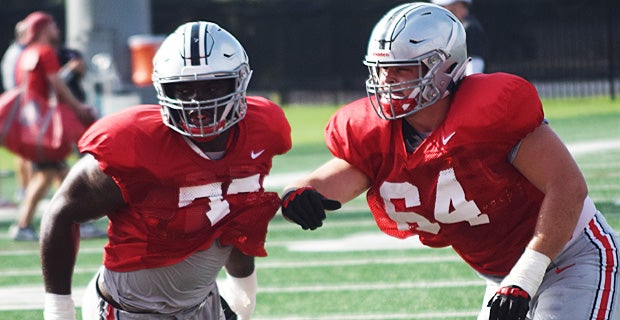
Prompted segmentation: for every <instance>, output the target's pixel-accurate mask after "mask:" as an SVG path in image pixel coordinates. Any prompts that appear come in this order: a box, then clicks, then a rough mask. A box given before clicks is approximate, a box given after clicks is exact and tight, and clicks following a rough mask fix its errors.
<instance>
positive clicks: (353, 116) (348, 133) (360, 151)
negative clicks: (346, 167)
mask: <svg viewBox="0 0 620 320" xmlns="http://www.w3.org/2000/svg"><path fill="white" fill-rule="evenodd" d="M366 102H367V99H366V98H363V99H359V100H356V101H354V102H352V103H350V104H348V105H346V106H344V107H343V108H341V109H339V110H338V111H336V113H335V114H334V115H333V116H332V117H331V119H330V120H329V122H328V123H327V126H326V127H325V142H326V144H327V148H328V149H329V151H330V152H331V153H332V154H333V155H334V157H336V158H340V159H342V160H345V161H347V162H348V163H349V164H351V165H353V166H354V167H356V168H358V169H359V170H361V171H362V172H364V174H366V175H367V176H369V177H371V178H373V177H374V176H375V175H376V170H375V168H377V167H378V166H379V165H380V162H381V159H382V157H381V151H380V149H381V148H377V145H378V144H381V143H383V142H384V141H382V139H384V138H386V137H388V138H389V132H386V130H385V127H383V126H381V123H380V122H378V121H382V120H381V119H379V117H378V116H377V115H376V114H375V113H374V110H373V109H372V107H370V106H369V105H368V104H367V103H366ZM387 123H388V122H387V121H384V124H387Z"/></svg>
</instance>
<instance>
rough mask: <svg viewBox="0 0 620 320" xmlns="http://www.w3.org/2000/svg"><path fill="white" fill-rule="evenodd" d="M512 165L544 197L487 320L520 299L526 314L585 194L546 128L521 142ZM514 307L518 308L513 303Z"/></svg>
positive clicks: (580, 179)
mask: <svg viewBox="0 0 620 320" xmlns="http://www.w3.org/2000/svg"><path fill="white" fill-rule="evenodd" d="M513 165H514V166H515V167H516V168H517V169H518V170H519V171H520V172H521V173H522V174H523V175H524V176H525V177H526V178H527V179H528V180H529V181H530V182H531V183H532V184H534V185H535V186H536V187H537V188H538V189H539V190H541V191H542V192H543V193H544V199H543V202H542V205H541V207H540V211H539V213H538V221H537V223H536V228H535V230H534V236H533V238H532V239H531V241H530V242H529V244H528V245H527V248H526V250H525V252H524V253H523V255H522V256H521V258H520V259H519V261H518V262H517V263H516V265H515V266H514V267H513V268H512V270H511V271H510V273H509V274H508V276H507V277H506V278H505V279H504V280H503V281H502V283H501V284H500V291H502V290H503V293H501V292H498V294H497V295H496V297H495V298H494V299H493V300H491V301H490V303H489V306H491V314H492V317H491V319H503V318H502V315H497V317H493V314H494V310H495V311H497V310H508V308H507V309H503V308H502V307H501V306H499V305H500V304H501V303H502V300H503V301H506V303H508V301H507V300H510V299H513V300H519V297H521V298H523V299H524V300H523V299H522V300H521V301H522V303H520V304H521V305H523V306H524V309H522V310H521V311H520V312H527V308H525V307H526V306H527V303H526V302H525V300H527V301H529V299H530V298H531V297H532V296H534V294H536V292H537V291H538V287H539V286H540V283H541V282H542V279H543V277H544V274H545V271H546V268H547V266H548V265H549V263H550V262H551V260H552V259H554V258H555V257H556V256H557V255H558V254H559V253H560V251H561V250H562V248H564V246H565V245H566V243H567V242H568V241H569V240H570V238H571V236H572V234H573V231H574V229H575V227H576V225H577V221H578V220H579V215H580V214H581V210H582V209H583V203H584V199H585V197H586V196H587V192H588V190H587V186H586V183H585V179H584V178H583V175H582V174H581V171H580V170H579V168H578V166H577V164H576V163H575V161H574V159H573V158H572V156H571V155H570V153H569V151H568V149H567V148H566V146H565V145H564V143H563V142H562V141H561V140H560V139H559V138H558V136H557V135H556V134H555V133H554V132H553V130H552V129H551V128H550V127H549V126H548V125H547V124H542V125H540V126H539V127H538V128H536V129H535V130H534V131H533V132H531V133H530V134H529V135H527V136H526V137H525V138H524V139H523V140H522V141H521V144H520V146H519V149H518V151H517V154H516V157H515V158H514V161H513ZM523 291H525V292H526V293H527V295H526V294H525V293H524V292H523ZM502 295H503V297H502ZM512 304H513V305H519V303H514V301H513V302H512Z"/></svg>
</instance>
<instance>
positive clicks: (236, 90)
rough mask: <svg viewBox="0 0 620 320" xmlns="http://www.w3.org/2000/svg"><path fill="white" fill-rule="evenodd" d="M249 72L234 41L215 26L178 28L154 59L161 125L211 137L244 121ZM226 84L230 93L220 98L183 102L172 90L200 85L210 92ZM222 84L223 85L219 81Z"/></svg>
mask: <svg viewBox="0 0 620 320" xmlns="http://www.w3.org/2000/svg"><path fill="white" fill-rule="evenodd" d="M251 75H252V71H251V70H250V65H249V61H248V56H247V54H246V52H245V50H244V49H243V46H241V44H240V43H239V41H237V39H236V38H235V37H234V36H232V35H231V34H230V33H228V32H227V31H226V30H224V29H222V28H221V27H220V26H218V25H217V24H215V23H212V22H205V21H198V22H189V23H186V24H183V25H181V26H179V27H178V28H177V29H176V30H175V31H174V32H173V33H172V34H170V35H169V36H167V37H166V39H165V40H164V42H163V43H162V44H161V46H160V47H159V49H158V50H157V53H156V54H155V57H154V58H153V75H152V79H153V85H154V86H155V90H156V91H157V98H158V100H159V103H160V104H161V106H162V109H161V112H162V118H163V122H164V123H165V124H166V125H167V126H168V127H170V128H172V129H173V130H175V131H177V132H179V133H180V134H182V135H185V136H188V137H192V138H211V137H213V136H215V135H217V134H220V133H222V132H224V131H225V130H227V129H229V128H230V127H232V126H233V125H234V124H236V123H237V122H239V121H241V120H242V119H243V117H245V113H246V109H247V104H246V100H245V95H246V90H247V87H248V83H249V81H250V77H251ZM223 79H229V80H230V81H231V82H234V85H233V84H231V85H230V87H231V90H230V92H226V93H225V94H223V95H220V96H218V97H213V98H209V99H201V98H200V97H191V96H190V97H186V98H182V97H179V96H175V95H174V91H175V89H174V88H175V86H176V87H178V86H179V85H182V84H186V85H189V83H190V82H191V84H192V85H194V86H195V85H196V84H197V83H198V87H200V88H205V90H208V88H209V86H210V84H209V82H210V81H211V85H212V84H215V83H216V82H212V81H215V80H223ZM219 82H220V83H221V81H219Z"/></svg>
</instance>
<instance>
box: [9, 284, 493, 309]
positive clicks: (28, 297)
mask: <svg viewBox="0 0 620 320" xmlns="http://www.w3.org/2000/svg"><path fill="white" fill-rule="evenodd" d="M484 284H485V283H484V281H483V280H453V281H433V282H426V281H421V282H400V283H393V282H385V283H345V284H335V285H310V286H288V287H259V288H258V293H265V294H276V293H302V292H328V291H330V292H338V291H376V290H394V289H416V288H424V289H429V288H460V287H473V286H475V287H478V286H484ZM84 290H85V288H84V287H74V288H73V299H74V301H75V304H76V306H81V305H82V301H81V297H82V295H83V294H84ZM43 292H44V289H43V286H42V285H28V286H13V287H2V288H0V311H3V310H32V309H43Z"/></svg>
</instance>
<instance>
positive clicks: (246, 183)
mask: <svg viewBox="0 0 620 320" xmlns="http://www.w3.org/2000/svg"><path fill="white" fill-rule="evenodd" d="M260 188H261V185H260V174H255V175H253V176H249V177H246V178H239V179H233V180H232V181H231V183H230V185H229V186H228V194H237V193H244V192H256V191H259V190H260ZM199 198H209V200H210V202H209V206H210V208H209V210H208V211H207V212H205V214H206V215H207V218H208V219H209V221H211V225H214V224H216V223H217V222H218V221H220V220H222V218H224V217H225V216H226V215H227V214H229V213H230V205H229V203H228V201H226V199H224V192H223V191H222V183H221V182H213V183H208V184H205V185H200V186H193V187H182V188H179V208H182V207H185V206H188V205H189V204H190V203H192V202H193V201H194V200H196V199H199Z"/></svg>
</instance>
